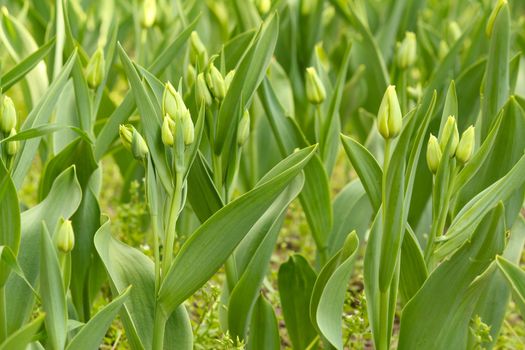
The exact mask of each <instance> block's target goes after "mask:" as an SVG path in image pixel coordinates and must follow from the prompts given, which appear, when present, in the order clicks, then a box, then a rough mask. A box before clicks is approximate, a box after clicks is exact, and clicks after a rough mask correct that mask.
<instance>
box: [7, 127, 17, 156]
mask: <svg viewBox="0 0 525 350" xmlns="http://www.w3.org/2000/svg"><path fill="white" fill-rule="evenodd" d="M15 135H16V130H15V129H14V128H13V129H11V132H9V137H11V136H15ZM18 147H19V143H18V141H8V142H7V146H6V148H7V155H8V156H9V157H14V156H15V155H16V153H17V152H18Z"/></svg>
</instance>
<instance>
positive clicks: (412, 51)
mask: <svg viewBox="0 0 525 350" xmlns="http://www.w3.org/2000/svg"><path fill="white" fill-rule="evenodd" d="M416 51H417V44H416V34H414V33H412V32H406V33H405V39H403V41H402V42H401V45H400V46H399V49H398V53H397V65H398V66H399V68H407V67H410V66H411V65H413V64H414V62H416V55H417V52H416Z"/></svg>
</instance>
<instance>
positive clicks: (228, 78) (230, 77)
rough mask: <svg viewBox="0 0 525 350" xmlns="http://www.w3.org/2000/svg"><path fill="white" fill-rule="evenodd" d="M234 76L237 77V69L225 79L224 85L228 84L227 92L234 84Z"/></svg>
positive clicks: (230, 72)
mask: <svg viewBox="0 0 525 350" xmlns="http://www.w3.org/2000/svg"><path fill="white" fill-rule="evenodd" d="M234 76H235V69H232V70H231V71H229V72H228V74H226V76H225V77H224V84H226V91H228V90H229V89H230V85H231V83H232V80H233V77H234Z"/></svg>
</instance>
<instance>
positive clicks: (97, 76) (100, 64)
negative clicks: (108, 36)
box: [86, 47, 105, 89]
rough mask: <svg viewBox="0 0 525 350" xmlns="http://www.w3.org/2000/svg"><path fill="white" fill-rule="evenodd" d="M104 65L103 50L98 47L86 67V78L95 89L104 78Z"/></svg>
mask: <svg viewBox="0 0 525 350" xmlns="http://www.w3.org/2000/svg"><path fill="white" fill-rule="evenodd" d="M104 66H105V61H104V51H103V50H102V48H101V47H99V48H98V49H97V51H95V53H94V54H93V56H92V57H91V59H90V60H89V62H88V65H87V68H86V80H87V83H88V85H89V87H90V88H92V89H96V88H97V87H98V86H99V85H100V83H101V82H102V79H104Z"/></svg>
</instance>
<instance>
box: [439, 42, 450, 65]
mask: <svg viewBox="0 0 525 350" xmlns="http://www.w3.org/2000/svg"><path fill="white" fill-rule="evenodd" d="M448 50H449V48H448V45H447V43H446V41H445V40H441V41H440V42H439V50H438V57H439V59H440V60H442V59H444V58H445V56H447V54H448Z"/></svg>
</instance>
